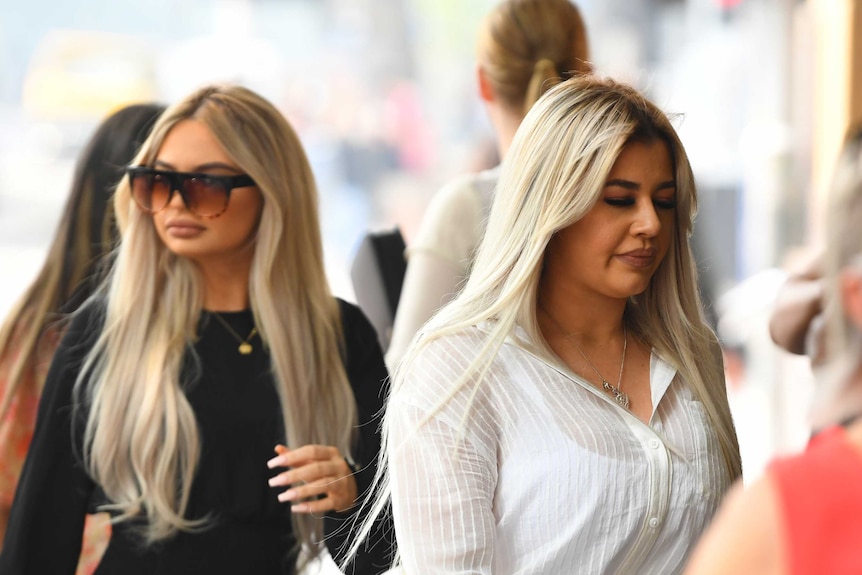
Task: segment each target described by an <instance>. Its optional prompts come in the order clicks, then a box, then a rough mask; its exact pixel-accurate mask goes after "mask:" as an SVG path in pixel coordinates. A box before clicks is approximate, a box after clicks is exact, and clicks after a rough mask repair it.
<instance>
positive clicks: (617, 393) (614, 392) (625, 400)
mask: <svg viewBox="0 0 862 575" xmlns="http://www.w3.org/2000/svg"><path fill="white" fill-rule="evenodd" d="M539 309H541V310H542V311H543V312H545V315H546V316H548V317H549V318H551V321H552V322H554V325H555V326H557V329H559V330H560V333H562V334H563V335H564V336H565V337H566V339H567V340H569V341H570V342H571V343H572V344H573V345H574V346H575V348H576V349H577V350H578V351H579V352H580V354H581V357H583V358H584V361H586V362H587V363H588V364H589V366H590V367H591V368H593V371H595V372H596V375H597V376H599V379H600V380H601V382H602V389H604V390H605V391H606V392H608V393H609V394H610V395H611V396H613V398H614V401H616V402H617V403H618V404H619V405H621V406H622V407H624V408H625V409H628V408H629V396H628V395H627V394H626V393H625V392H623V390H622V389H620V388H621V387H622V383H623V369H624V368H625V365H626V348H627V347H628V342H629V338H628V331H627V330H626V325H625V324H623V357H622V359H620V374H619V376H617V384H616V385H614V384H612V383H611V382H609V381H608V380H607V379H605V378H604V376H602V374H601V373H599V370H598V368H597V367H596V366H595V364H594V363H593V362H591V361H590V358H588V357H587V354H585V353H584V350H583V349H581V346H579V345H578V342H576V341H575V339H574V338H573V337H572V334H570V333H568V332H567V331H566V330H564V329H563V326H561V325H560V324H559V323H558V322H557V320H556V319H554V316H552V315H551V314H550V313H548V311H547V310H546V309H545V308H543V307H541V306H539Z"/></svg>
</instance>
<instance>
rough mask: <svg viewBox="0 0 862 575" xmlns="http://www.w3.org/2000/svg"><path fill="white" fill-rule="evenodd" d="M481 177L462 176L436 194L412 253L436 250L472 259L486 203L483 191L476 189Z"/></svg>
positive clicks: (414, 242) (451, 255) (415, 240)
mask: <svg viewBox="0 0 862 575" xmlns="http://www.w3.org/2000/svg"><path fill="white" fill-rule="evenodd" d="M479 176H480V174H470V175H465V176H460V177H458V178H456V179H454V180H452V181H451V182H449V183H448V184H446V185H445V186H443V187H442V188H440V190H438V191H437V193H436V194H434V197H432V198H431V201H430V202H429V204H428V207H427V208H426V210H425V214H424V215H423V217H422V223H421V224H420V226H419V231H418V232H417V234H416V237H415V239H414V240H413V242H412V243H411V245H410V249H422V248H425V249H435V248H436V249H439V250H441V251H443V252H444V253H445V254H446V255H447V256H448V257H458V258H463V257H466V255H469V251H470V250H471V249H473V247H475V246H474V243H475V237H476V235H477V234H478V233H479V232H480V231H481V227H482V222H483V216H484V213H483V206H484V204H485V203H486V202H485V201H484V200H483V196H482V190H481V187H480V186H477V185H476V184H477V181H478V180H477V178H479ZM448 252H459V253H453V254H449V253H448ZM460 252H467V253H466V254H465V253H460Z"/></svg>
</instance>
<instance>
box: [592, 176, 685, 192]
mask: <svg viewBox="0 0 862 575" xmlns="http://www.w3.org/2000/svg"><path fill="white" fill-rule="evenodd" d="M608 186H616V187H619V188H624V189H626V190H638V189H640V187H641V186H640V184H638V183H637V182H632V181H629V180H623V179H620V178H614V179H613V180H608V181H607V182H606V183H605V187H606V188H607V187H608ZM674 188H676V180H668V181H666V182H662V183H660V184H659V185H658V186H656V188H655V191H659V190H667V189H674Z"/></svg>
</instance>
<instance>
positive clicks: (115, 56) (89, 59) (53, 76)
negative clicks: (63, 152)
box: [21, 30, 158, 123]
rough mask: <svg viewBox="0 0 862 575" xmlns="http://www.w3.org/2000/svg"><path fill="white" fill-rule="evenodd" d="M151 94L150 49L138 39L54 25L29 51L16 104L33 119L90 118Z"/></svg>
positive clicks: (152, 69) (152, 56)
mask: <svg viewBox="0 0 862 575" xmlns="http://www.w3.org/2000/svg"><path fill="white" fill-rule="evenodd" d="M157 93H158V90H157V88H156V80H155V52H154V51H153V50H152V49H151V48H150V46H149V44H148V42H146V41H145V40H143V39H142V38H138V37H134V36H128V35H124V34H113V33H108V32H92V31H83V30H54V31H51V32H49V33H48V34H46V35H45V37H44V38H43V39H42V41H41V42H40V43H39V45H38V46H37V48H36V50H35V52H34V54H33V58H32V60H31V61H30V65H29V67H28V70H27V73H26V77H25V79H24V86H23V92H22V96H21V105H22V107H23V110H24V112H25V114H26V115H27V117H28V118H29V119H30V120H34V121H48V122H65V121H69V122H72V123H77V122H81V121H83V122H91V121H98V120H101V119H102V118H103V117H105V116H106V115H108V114H110V113H111V112H113V111H114V110H116V109H117V108H120V107H122V106H124V105H126V104H130V103H135V102H144V101H151V100H153V99H155V98H156V97H157Z"/></svg>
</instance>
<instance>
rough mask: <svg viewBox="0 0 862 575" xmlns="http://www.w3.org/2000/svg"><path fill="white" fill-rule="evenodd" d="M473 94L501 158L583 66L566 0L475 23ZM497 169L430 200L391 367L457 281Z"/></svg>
mask: <svg viewBox="0 0 862 575" xmlns="http://www.w3.org/2000/svg"><path fill="white" fill-rule="evenodd" d="M477 60H478V69H477V80H478V87H479V97H480V98H481V99H482V102H483V103H484V105H485V109H486V110H487V112H488V116H489V118H490V120H491V124H492V126H493V129H494V132H495V135H496V138H497V149H498V153H499V157H500V158H501V159H502V160H503V161H505V158H506V154H507V152H508V150H509V145H510V144H511V143H512V138H513V137H514V135H515V130H517V129H518V125H519V124H520V123H521V120H523V119H524V115H525V114H526V113H527V111H529V109H530V108H531V107H532V106H533V104H534V103H535V102H536V100H537V99H538V98H539V96H541V95H542V93H543V92H544V91H545V90H547V89H548V87H549V86H551V85H552V84H553V83H554V80H555V79H558V78H560V77H563V78H565V77H568V76H571V75H577V74H583V73H585V72H589V71H591V65H590V63H589V51H588V48H587V35H586V29H585V27H584V21H583V19H582V18H581V13H580V11H579V10H578V8H577V7H576V6H575V5H574V4H572V2H570V0H503V1H502V2H501V3H500V4H499V5H498V6H497V7H496V8H494V10H493V11H491V12H490V13H489V14H488V15H487V16H486V17H485V19H484V21H483V22H482V26H481V29H480V32H479V37H478V45H477ZM499 172H500V168H499V166H498V167H495V168H492V169H489V170H485V171H483V172H480V173H477V174H469V175H465V176H462V177H459V178H457V179H455V180H454V181H452V182H450V183H449V184H447V185H446V186H444V187H443V188H442V189H441V190H440V191H439V192H438V193H437V194H435V196H434V198H433V199H432V200H431V203H430V205H429V206H428V209H427V210H426V213H425V216H424V218H423V220H422V225H421V226H420V229H419V232H418V233H417V235H416V237H415V239H414V240H413V241H412V242H411V244H410V246H409V247H408V249H407V257H408V265H407V273H406V275H405V277H404V284H403V287H402V290H401V297H400V300H399V302H398V312H397V314H396V316H395V322H394V325H393V328H392V338H391V340H390V344H389V348H388V350H387V352H386V363H387V365H389V366H390V368H393V367H394V366H395V365H397V363H398V361H399V360H400V359H401V357H402V356H403V355H404V353H405V351H406V350H407V347H408V345H409V344H410V341H411V340H412V339H413V336H414V335H415V334H416V332H417V331H418V330H419V328H420V327H422V325H423V324H424V323H425V322H426V321H428V319H429V318H430V317H431V316H432V315H433V314H434V312H435V311H437V309H439V308H440V307H441V306H442V305H444V304H445V303H446V302H448V301H449V300H451V299H452V298H453V297H454V296H455V294H456V293H457V291H458V289H459V288H460V286H461V285H462V284H463V282H464V280H465V279H466V277H467V273H468V271H469V269H470V266H471V262H472V261H473V256H474V252H475V251H476V247H477V246H478V245H479V241H480V239H481V238H482V234H483V232H484V228H485V220H487V217H488V211H489V209H490V205H491V199H492V196H493V192H494V186H495V185H496V183H497V178H498V176H499Z"/></svg>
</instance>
